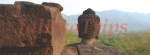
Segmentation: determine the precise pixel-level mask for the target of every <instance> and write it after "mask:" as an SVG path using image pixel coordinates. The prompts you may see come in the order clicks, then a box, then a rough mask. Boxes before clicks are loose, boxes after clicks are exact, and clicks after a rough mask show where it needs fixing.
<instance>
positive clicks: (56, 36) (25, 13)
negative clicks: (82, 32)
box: [0, 2, 66, 55]
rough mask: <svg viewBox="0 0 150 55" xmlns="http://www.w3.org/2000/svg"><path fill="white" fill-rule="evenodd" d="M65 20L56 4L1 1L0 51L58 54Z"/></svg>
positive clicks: (11, 54)
mask: <svg viewBox="0 0 150 55" xmlns="http://www.w3.org/2000/svg"><path fill="white" fill-rule="evenodd" d="M65 24H66V21H65V20H64V19H63V17H62V16H61V13H60V11H59V9H58V8H57V7H49V6H45V5H40V4H34V3H31V2H15V4H14V5H13V4H1V5H0V55H3V54H4V55H5V54H6V55H60V53H61V51H62V49H63V47H64V44H65V36H64V34H65ZM60 27H61V28H60Z"/></svg>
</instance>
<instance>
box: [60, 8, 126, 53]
mask: <svg viewBox="0 0 150 55" xmlns="http://www.w3.org/2000/svg"><path fill="white" fill-rule="evenodd" d="M77 26H78V32H79V38H81V39H82V40H81V42H80V43H76V44H71V45H68V46H66V47H65V48H64V49H63V51H62V53H61V55H124V53H121V52H120V51H119V50H118V49H116V48H114V47H110V46H105V45H102V44H95V43H94V42H95V40H96V39H98V36H99V30H100V18H99V17H98V16H97V15H96V14H95V12H94V11H93V10H92V9H90V8H88V9H87V10H85V11H83V14H82V15H80V16H79V18H78V25H77Z"/></svg>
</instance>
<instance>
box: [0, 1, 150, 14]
mask: <svg viewBox="0 0 150 55" xmlns="http://www.w3.org/2000/svg"><path fill="white" fill-rule="evenodd" d="M15 1H31V2H33V3H38V4H41V3H42V2H56V3H59V4H61V5H62V6H63V8H64V10H63V12H62V13H64V14H67V15H73V14H81V13H82V11H84V10H85V9H87V8H92V9H93V10H95V11H104V10H112V9H113V10H121V11H125V12H138V13H150V0H0V4H13V3H14V2H15Z"/></svg>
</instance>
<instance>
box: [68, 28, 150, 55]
mask: <svg viewBox="0 0 150 55" xmlns="http://www.w3.org/2000/svg"><path fill="white" fill-rule="evenodd" d="M80 41H81V39H80V38H78V37H77V34H69V33H68V34H67V38H66V44H67V45H68V44H73V43H78V42H80ZM96 43H99V44H104V45H107V46H113V47H116V48H118V49H119V50H120V51H122V52H124V53H126V54H127V55H149V54H150V32H148V31H145V32H134V33H133V32H132V33H126V34H114V35H112V36H111V38H110V39H107V34H100V37H99V39H98V40H97V41H96Z"/></svg>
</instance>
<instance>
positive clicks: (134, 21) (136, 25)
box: [62, 10, 150, 30]
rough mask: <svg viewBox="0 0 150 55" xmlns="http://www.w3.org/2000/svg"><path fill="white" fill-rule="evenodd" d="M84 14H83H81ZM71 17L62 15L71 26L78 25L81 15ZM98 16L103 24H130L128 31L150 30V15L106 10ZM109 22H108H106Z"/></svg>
mask: <svg viewBox="0 0 150 55" xmlns="http://www.w3.org/2000/svg"><path fill="white" fill-rule="evenodd" d="M81 14H82V13H81ZM81 14H77V15H70V16H67V15H65V14H62V16H63V17H64V18H65V19H66V21H67V23H68V24H69V26H71V25H73V24H75V23H76V24H77V19H78V17H79V15H81ZM96 15H98V16H99V17H100V19H101V24H105V23H106V24H107V26H109V24H116V23H118V24H119V25H121V24H124V23H126V24H128V26H127V29H128V30H149V29H150V14H144V13H130V12H123V11H119V10H106V11H101V12H96ZM106 19H107V20H108V22H106V21H105V20H106Z"/></svg>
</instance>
